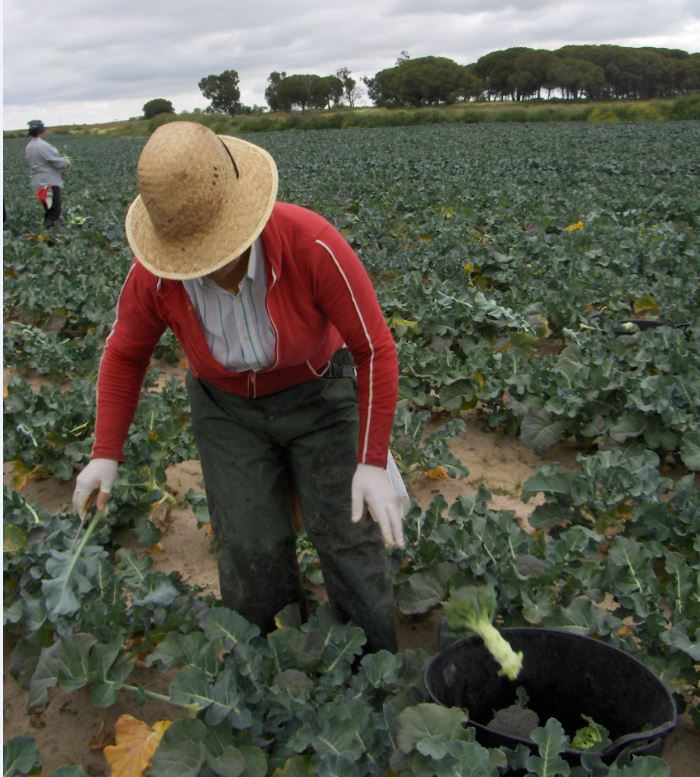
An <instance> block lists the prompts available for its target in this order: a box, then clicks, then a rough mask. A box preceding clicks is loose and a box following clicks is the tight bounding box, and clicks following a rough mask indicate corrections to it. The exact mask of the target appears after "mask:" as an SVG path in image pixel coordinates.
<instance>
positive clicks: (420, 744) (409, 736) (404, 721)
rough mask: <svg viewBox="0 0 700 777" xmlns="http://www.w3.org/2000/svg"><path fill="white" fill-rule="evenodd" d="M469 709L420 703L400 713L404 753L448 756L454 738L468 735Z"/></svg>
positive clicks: (400, 731)
mask: <svg viewBox="0 0 700 777" xmlns="http://www.w3.org/2000/svg"><path fill="white" fill-rule="evenodd" d="M467 718H468V713H467V712H466V711H465V710H461V709H456V708H447V707H442V706H441V705H439V704H431V703H424V704H417V705H416V706H415V707H408V708H407V709H405V710H403V712H401V714H400V715H399V730H398V737H397V739H398V745H399V748H400V749H401V751H402V752H404V753H411V752H413V751H414V750H417V751H418V752H419V753H421V754H422V755H429V756H430V757H431V758H435V759H437V760H439V759H441V758H444V757H445V755H446V754H447V752H448V750H449V746H450V743H451V742H452V741H453V740H454V739H459V738H463V737H464V729H463V727H462V723H464V721H466V720H467Z"/></svg>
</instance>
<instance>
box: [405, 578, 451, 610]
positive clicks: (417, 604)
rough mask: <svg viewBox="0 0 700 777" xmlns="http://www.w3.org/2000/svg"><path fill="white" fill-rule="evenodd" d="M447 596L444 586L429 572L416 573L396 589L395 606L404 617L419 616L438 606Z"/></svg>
mask: <svg viewBox="0 0 700 777" xmlns="http://www.w3.org/2000/svg"><path fill="white" fill-rule="evenodd" d="M446 596H447V589H446V587H445V585H444V584H443V583H442V582H441V581H440V580H439V579H438V578H437V577H436V576H435V575H433V574H431V573H430V572H416V573H415V574H412V575H411V576H410V577H409V578H408V580H407V581H405V582H402V583H401V584H400V585H399V586H397V589H396V604H397V606H398V608H399V610H401V612H402V613H404V614H405V615H421V614H423V613H426V612H429V611H430V610H432V609H433V608H435V607H437V606H439V605H440V604H441V603H442V602H443V600H444V599H445V597H446Z"/></svg>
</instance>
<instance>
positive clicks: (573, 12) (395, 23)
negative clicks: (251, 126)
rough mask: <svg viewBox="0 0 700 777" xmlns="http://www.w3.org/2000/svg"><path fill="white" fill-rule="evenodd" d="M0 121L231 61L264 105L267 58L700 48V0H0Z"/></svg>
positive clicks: (383, 62)
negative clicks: (609, 46) (577, 46)
mask: <svg viewBox="0 0 700 777" xmlns="http://www.w3.org/2000/svg"><path fill="white" fill-rule="evenodd" d="M3 10H4V18H3V37H4V55H3V58H4V74H3V93H4V115H3V126H4V128H5V129H17V128H22V127H25V126H26V124H27V122H28V121H29V120H30V119H34V118H40V119H42V120H43V121H44V122H45V123H46V124H47V125H52V124H69V123H94V122H104V121H112V120H123V119H128V118H129V117H132V116H139V115H141V113H142V107H143V104H144V103H145V102H147V101H148V100H151V99H153V98H156V97H164V98H166V99H168V100H171V102H172V103H173V106H174V107H175V110H176V111H177V112H178V113H179V112H180V111H185V110H192V109H194V108H204V107H205V106H206V104H207V101H206V100H205V99H204V98H203V97H202V95H201V93H200V92H199V89H198V87H197V82H198V81H199V79H200V78H202V77H203V76H205V75H209V74H211V73H214V74H218V73H220V72H222V71H223V70H227V69H234V70H237V71H238V74H239V77H240V88H241V101H242V102H243V103H245V104H247V105H253V104H258V105H265V98H264V92H265V87H266V85H267V77H268V75H269V74H270V73H271V72H272V71H273V70H279V71H285V72H286V73H288V74H292V73H317V74H319V75H330V74H331V73H335V72H336V71H337V70H338V69H339V68H341V67H348V68H349V69H350V70H351V71H352V75H353V77H354V78H355V79H356V80H357V81H358V82H359V81H360V78H361V77H362V76H364V75H368V76H372V75H374V74H375V73H376V72H378V71H379V70H381V69H383V68H385V67H390V66H392V65H393V64H394V63H395V60H396V58H397V57H398V56H399V55H400V54H401V52H402V51H403V50H405V51H407V52H408V53H409V55H410V56H411V57H414V58H415V57H420V56H426V55H429V54H432V55H436V56H446V57H451V58H452V59H454V60H456V61H457V62H459V63H460V64H469V63H471V62H475V61H476V60H477V59H478V58H479V57H481V56H482V55H484V54H487V53H489V52H490V51H495V50H497V49H504V48H509V47H511V46H530V47H532V48H544V49H555V48H558V47H559V46H563V45H566V44H569V43H616V44H621V45H628V46H663V47H669V48H679V49H684V50H686V51H691V52H696V51H698V50H700V0H504V1H503V2H498V0H495V1H494V2H491V1H489V0H346V2H343V1H342V0H341V1H340V2H332V0H307V1H306V2H299V1H297V2H292V1H291V0H286V1H282V0H245V2H236V1H235V0H199V1H198V2H188V0H167V2H165V1H164V0H53V2H52V1H51V0H48V1H47V0H4V6H3Z"/></svg>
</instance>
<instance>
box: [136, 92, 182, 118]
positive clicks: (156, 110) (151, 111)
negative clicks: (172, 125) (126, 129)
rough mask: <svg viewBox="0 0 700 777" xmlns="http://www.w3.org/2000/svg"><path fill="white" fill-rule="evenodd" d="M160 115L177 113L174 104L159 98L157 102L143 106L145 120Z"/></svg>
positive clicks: (152, 101) (150, 102) (151, 101)
mask: <svg viewBox="0 0 700 777" xmlns="http://www.w3.org/2000/svg"><path fill="white" fill-rule="evenodd" d="M160 113H175V109H174V108H173V104H172V103H171V102H170V100H165V99H164V98H162V97H158V98H156V99H155V100H149V101H148V102H147V103H145V105H144V106H143V118H144V119H152V118H153V117H154V116H157V115H158V114H160Z"/></svg>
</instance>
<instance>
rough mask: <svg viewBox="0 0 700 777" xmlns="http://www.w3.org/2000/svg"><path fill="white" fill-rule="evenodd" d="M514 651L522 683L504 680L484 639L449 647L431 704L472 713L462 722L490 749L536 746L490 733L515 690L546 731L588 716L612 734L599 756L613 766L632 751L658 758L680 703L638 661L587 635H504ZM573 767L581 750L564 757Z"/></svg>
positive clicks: (431, 677)
mask: <svg viewBox="0 0 700 777" xmlns="http://www.w3.org/2000/svg"><path fill="white" fill-rule="evenodd" d="M501 633H502V634H503V636H504V637H505V638H506V639H507V640H508V642H509V643H510V644H511V646H512V647H513V649H514V650H517V651H522V652H523V668H522V671H521V672H520V675H519V676H518V678H517V680H515V681H511V680H508V679H507V678H505V677H500V676H499V675H498V674H497V672H498V669H499V667H498V664H497V663H496V662H495V661H494V659H493V658H492V657H491V655H490V654H489V652H488V651H487V650H486V648H485V647H484V643H483V642H482V640H481V639H480V638H479V637H477V636H473V637H468V638H467V639H462V640H458V641H456V642H453V643H452V644H450V645H448V646H447V647H445V648H444V649H443V650H441V651H440V652H439V653H438V654H437V655H435V656H434V657H433V658H432V659H431V660H430V662H429V664H428V666H427V668H426V671H425V685H426V688H427V689H428V693H429V694H430V697H431V699H432V700H433V701H435V702H437V703H438V704H442V705H444V706H446V707H462V708H464V709H466V710H467V712H468V715H469V717H468V719H467V720H466V721H465V724H468V725H471V726H474V728H475V729H476V735H477V739H478V741H479V742H481V744H483V745H484V746H486V747H502V746H506V747H515V746H516V745H518V744H524V745H527V746H528V747H529V748H530V749H531V750H533V752H535V751H536V749H537V748H536V745H535V744H534V742H532V741H531V740H529V739H525V738H520V737H518V736H512V735H509V734H505V733H501V732H499V731H495V730H493V729H491V728H487V724H488V723H489V722H490V721H491V719H492V718H493V713H494V711H495V710H499V709H503V708H505V707H508V706H510V705H511V704H514V703H516V689H517V688H518V686H522V687H523V688H524V689H525V691H526V692H527V694H528V697H529V701H528V704H527V706H528V708H529V709H531V710H534V712H536V713H537V714H538V716H539V718H540V725H544V724H545V723H546V721H547V720H548V719H549V718H556V719H557V720H559V722H560V723H561V724H562V726H563V727H564V731H565V732H566V733H567V734H568V735H569V737H573V735H574V732H575V731H576V730H577V729H579V728H581V727H582V726H585V725H587V721H586V720H585V719H584V718H583V717H582V715H588V716H589V717H591V718H593V720H595V721H596V723H599V724H601V725H602V726H605V728H607V729H608V731H609V732H610V738H611V739H612V740H613V741H612V744H610V745H608V746H607V747H606V748H605V749H604V750H603V751H602V752H601V753H600V755H601V757H602V759H603V760H604V761H605V762H606V763H610V762H611V761H612V760H614V758H615V757H616V756H617V755H619V753H620V752H621V751H622V750H623V749H624V748H625V747H628V746H630V745H632V746H633V750H632V751H633V752H634V753H635V754H637V755H647V754H650V753H658V752H659V751H660V750H661V747H662V745H663V739H664V737H665V736H666V735H667V734H668V733H669V732H671V731H672V730H673V729H674V727H675V725H676V719H677V712H676V705H675V704H674V701H673V697H672V696H671V694H670V692H669V691H668V690H667V688H666V687H665V686H664V684H663V683H662V682H661V681H660V680H659V678H658V677H657V676H656V675H655V674H654V673H653V672H652V671H651V670H649V669H648V668H647V667H646V666H644V664H642V663H641V662H639V661H638V660H637V659H636V658H633V657H632V656H629V655H627V654H626V653H624V652H623V651H621V650H618V649H617V648H614V647H612V646H610V645H606V644H605V643H604V642H599V641H598V640H595V639H591V638H590V637H584V636H580V635H578V634H572V633H571V632H568V631H560V630H556V629H540V628H510V629H502V630H501ZM564 755H565V757H566V758H567V760H568V761H570V762H571V763H577V762H578V761H579V760H580V756H581V752H580V751H578V750H569V751H567V752H566V753H564Z"/></svg>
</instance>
